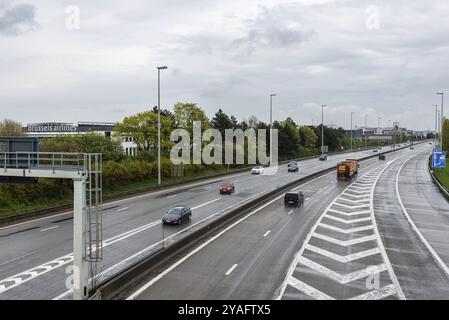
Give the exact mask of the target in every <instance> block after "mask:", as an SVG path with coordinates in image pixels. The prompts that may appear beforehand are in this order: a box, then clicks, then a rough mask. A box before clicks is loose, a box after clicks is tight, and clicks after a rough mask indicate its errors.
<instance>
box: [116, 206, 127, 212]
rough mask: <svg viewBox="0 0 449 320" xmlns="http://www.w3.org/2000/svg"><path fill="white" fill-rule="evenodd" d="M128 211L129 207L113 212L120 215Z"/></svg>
mask: <svg viewBox="0 0 449 320" xmlns="http://www.w3.org/2000/svg"><path fill="white" fill-rule="evenodd" d="M128 209H129V207H125V208H121V209H117V210H115V212H116V213H120V212H123V211H126V210H128Z"/></svg>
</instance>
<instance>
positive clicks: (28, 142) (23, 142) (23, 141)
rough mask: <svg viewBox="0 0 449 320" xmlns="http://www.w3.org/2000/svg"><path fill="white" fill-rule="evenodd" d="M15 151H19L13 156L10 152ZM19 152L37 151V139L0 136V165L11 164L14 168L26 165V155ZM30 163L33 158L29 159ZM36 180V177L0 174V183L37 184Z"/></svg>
mask: <svg viewBox="0 0 449 320" xmlns="http://www.w3.org/2000/svg"><path fill="white" fill-rule="evenodd" d="M15 152H19V154H18V155H15V156H14V158H13V157H12V155H11V153H15ZM20 152H25V153H26V152H39V139H38V138H28V137H0V167H5V166H6V167H10V166H11V165H12V166H14V167H16V168H26V167H28V163H29V158H28V155H27V154H23V155H22V154H20ZM31 163H33V160H31ZM38 182H39V180H38V179H37V178H27V177H8V176H7V175H4V176H0V184H2V183H3V184H37V183H38Z"/></svg>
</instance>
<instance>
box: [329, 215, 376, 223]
mask: <svg viewBox="0 0 449 320" xmlns="http://www.w3.org/2000/svg"><path fill="white" fill-rule="evenodd" d="M324 217H325V218H328V219H331V220H334V221H337V222H341V223H344V224H353V223H358V222H366V221H371V217H367V218H359V219H352V220H346V219H341V218H338V217H334V216H331V215H329V214H326V215H324Z"/></svg>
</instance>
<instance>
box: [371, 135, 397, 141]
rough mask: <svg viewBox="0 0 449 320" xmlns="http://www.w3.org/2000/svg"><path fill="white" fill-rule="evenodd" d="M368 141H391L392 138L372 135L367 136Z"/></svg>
mask: <svg viewBox="0 0 449 320" xmlns="http://www.w3.org/2000/svg"><path fill="white" fill-rule="evenodd" d="M368 140H393V136H381V135H374V136H368Z"/></svg>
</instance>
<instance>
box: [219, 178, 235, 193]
mask: <svg viewBox="0 0 449 320" xmlns="http://www.w3.org/2000/svg"><path fill="white" fill-rule="evenodd" d="M219 190H220V194H224V193H227V194H232V193H234V192H235V186H234V184H233V183H232V182H229V181H225V182H223V183H222V184H221V186H220V189H219Z"/></svg>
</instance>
